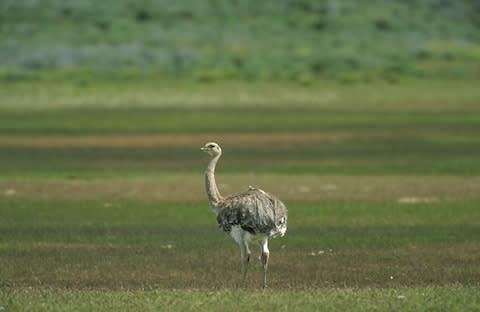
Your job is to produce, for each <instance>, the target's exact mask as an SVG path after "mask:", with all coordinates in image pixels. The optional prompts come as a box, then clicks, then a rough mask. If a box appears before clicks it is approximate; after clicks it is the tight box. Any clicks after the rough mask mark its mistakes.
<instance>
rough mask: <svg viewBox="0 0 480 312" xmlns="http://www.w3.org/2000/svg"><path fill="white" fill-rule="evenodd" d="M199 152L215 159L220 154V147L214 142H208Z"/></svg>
mask: <svg viewBox="0 0 480 312" xmlns="http://www.w3.org/2000/svg"><path fill="white" fill-rule="evenodd" d="M200 150H202V151H204V152H205V153H207V154H208V155H210V156H211V157H215V156H218V155H220V154H222V149H221V148H220V145H218V144H217V143H215V142H209V143H207V144H205V146H204V147H202V148H201V149H200Z"/></svg>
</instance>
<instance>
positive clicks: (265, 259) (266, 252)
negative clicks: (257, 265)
mask: <svg viewBox="0 0 480 312" xmlns="http://www.w3.org/2000/svg"><path fill="white" fill-rule="evenodd" d="M261 247H262V256H261V260H262V266H263V284H262V287H263V288H266V287H267V267H268V257H269V254H270V252H269V250H268V238H265V239H264V240H262V242H261Z"/></svg>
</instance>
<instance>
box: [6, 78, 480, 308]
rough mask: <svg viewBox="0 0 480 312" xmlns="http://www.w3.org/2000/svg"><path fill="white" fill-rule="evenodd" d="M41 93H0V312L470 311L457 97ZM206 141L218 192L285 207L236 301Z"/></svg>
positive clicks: (434, 89) (117, 87) (434, 93)
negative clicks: (210, 189)
mask: <svg viewBox="0 0 480 312" xmlns="http://www.w3.org/2000/svg"><path fill="white" fill-rule="evenodd" d="M423 83H424V82H423ZM44 84H46V85H44ZM48 84H49V83H48V82H38V83H35V82H30V83H28V82H22V83H11V84H8V85H7V86H5V85H3V86H2V88H3V90H5V92H1V93H0V103H1V107H0V172H2V176H1V177H0V215H1V218H0V276H1V281H0V309H1V310H6V311H17V310H18V311H38V310H47V311H51V310H58V311H60V310H61V311H65V310H67V311H68V310H72V311H77V310H107V311H108V310H112V311H113V310H147V311H148V310H152V311H153V310H167V311H168V310H172V311H173V310H175V311H178V310H208V311H211V310H213V311H224V310H239V309H241V310H244V309H245V310H246V309H254V310H259V311H270V310H278V311H292V310H299V311H309V310H311V311H315V310H328V311H338V310H342V311H343V310H344V311H385V310H386V311H422V310H434V311H477V310H479V309H480V300H479V298H480V284H479V281H480V266H479V265H478V263H479V260H480V209H478V207H479V205H480V178H479V173H480V162H479V159H480V144H479V143H480V140H479V139H478V138H479V135H480V107H479V106H478V104H477V103H478V100H479V99H480V94H479V91H478V88H477V87H476V85H475V83H471V84H469V83H464V84H458V83H454V82H451V83H449V82H442V83H441V82H438V83H432V84H428V85H426V84H423V85H422V83H415V82H412V83H407V84H401V85H386V84H381V83H378V84H374V85H350V86H348V85H335V84H328V83H327V84H325V85H321V86H311V87H298V86H291V87H290V89H286V88H288V85H285V84H274V83H270V84H268V83H264V85H263V87H259V85H252V84H245V83H239V84H235V83H233V82H229V83H224V84H223V85H213V84H212V85H205V88H203V87H201V86H197V85H195V84H189V83H187V84H186V85H178V86H174V85H169V87H164V88H159V89H158V90H155V89H154V88H153V86H148V85H147V86H142V85H141V84H135V83H133V84H130V83H128V82H118V83H117V84H114V83H102V82H99V84H98V85H86V86H79V85H77V84H76V83H71V84H69V83H66V82H65V83H62V84H60V85H59V86H55V85H53V84H52V85H48ZM42 85H43V87H42ZM164 86H165V85H164ZM288 90H291V94H290V93H289V92H287V91H288ZM21 94H23V95H21ZM230 94H236V95H238V96H233V99H232V101H231V102H230V101H229V99H230V96H229V95H230ZM282 94H283V95H282ZM241 95H243V97H242V96H241ZM275 96H277V97H275ZM272 98H274V99H275V100H272ZM295 98H297V101H296V102H295V101H294V99H295ZM175 103H183V104H184V105H178V106H176V104H175ZM401 103H405V104H404V105H400V104H401ZM244 105H245V106H244ZM242 107H245V109H242ZM211 140H215V141H217V142H219V143H220V144H222V147H223V150H224V156H223V158H222V160H221V162H220V164H219V166H218V169H217V173H218V174H217V175H218V177H217V180H218V183H219V187H220V190H221V192H222V193H224V194H230V193H235V192H238V191H241V190H244V189H246V187H247V186H248V185H255V186H258V187H261V188H264V189H266V190H269V191H272V192H273V193H275V194H277V195H278V196H279V197H280V198H282V199H283V200H284V201H285V202H286V204H287V206H288V207H289V229H288V232H287V235H286V236H285V237H283V238H278V239H274V240H272V241H271V246H270V251H271V263H270V271H269V288H268V289H267V290H266V291H261V289H260V277H261V268H260V262H259V261H256V259H257V258H256V257H257V256H258V252H257V250H256V249H253V248H252V251H253V253H254V254H253V256H254V257H253V261H252V263H251V269H250V271H249V275H248V279H247V288H246V290H243V291H239V290H237V289H236V285H237V282H238V279H239V269H240V268H239V266H240V259H239V250H238V247H237V246H236V244H235V243H234V242H233V240H232V239H231V238H230V237H228V236H227V235H224V234H223V233H222V232H221V231H220V230H219V229H218V227H217V225H216V222H215V218H214V216H213V215H212V213H211V211H210V209H209V207H208V204H207V201H206V198H205V195H204V191H203V187H204V186H203V176H202V175H203V170H204V167H205V165H206V162H207V158H206V156H205V155H203V154H202V153H201V152H200V150H199V148H200V147H201V146H203V144H204V143H205V141H211Z"/></svg>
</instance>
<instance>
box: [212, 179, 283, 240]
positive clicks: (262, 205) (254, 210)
mask: <svg viewBox="0 0 480 312" xmlns="http://www.w3.org/2000/svg"><path fill="white" fill-rule="evenodd" d="M218 207H219V213H218V215H217V222H218V225H219V226H220V228H221V229H222V230H223V231H225V232H230V231H231V229H232V226H235V225H239V226H240V227H241V228H242V229H243V230H244V231H247V232H249V233H251V234H257V233H262V234H265V235H267V236H276V235H278V234H281V232H282V227H286V220H287V208H286V207H285V205H284V204H283V203H282V201H280V200H279V199H278V198H276V197H275V196H273V195H271V194H269V193H267V192H265V191H262V190H260V189H256V188H252V187H249V190H248V191H246V192H244V193H240V194H237V195H233V196H229V197H227V198H225V199H224V200H222V202H221V203H220V204H219V206H218Z"/></svg>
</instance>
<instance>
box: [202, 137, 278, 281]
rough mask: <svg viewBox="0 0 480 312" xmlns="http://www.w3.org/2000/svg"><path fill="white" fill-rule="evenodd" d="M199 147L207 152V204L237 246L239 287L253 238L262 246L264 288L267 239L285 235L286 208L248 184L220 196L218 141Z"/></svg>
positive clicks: (220, 150) (244, 276)
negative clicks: (217, 176)
mask: <svg viewBox="0 0 480 312" xmlns="http://www.w3.org/2000/svg"><path fill="white" fill-rule="evenodd" d="M201 150H202V151H204V152H206V153H207V154H208V155H210V161H209V163H208V166H207V169H206V170H205V188H206V191H207V195H208V202H209V204H210V207H211V209H212V210H213V212H214V213H215V215H216V217H217V223H218V225H219V227H220V228H221V229H222V230H223V231H225V232H227V233H229V234H230V235H231V236H232V237H233V239H234V240H235V242H237V244H238V245H239V246H240V256H241V271H240V287H244V286H245V279H246V276H247V268H248V263H249V261H250V249H249V246H248V244H249V242H250V241H252V240H256V241H258V242H259V243H260V248H261V257H260V259H261V262H262V267H263V281H262V286H263V288H265V287H266V284H267V267H268V258H269V250H268V239H269V238H271V237H276V236H283V235H285V232H286V231H287V207H286V206H285V204H284V203H283V202H282V201H280V200H279V199H278V198H277V197H275V196H273V195H271V194H269V193H267V192H265V191H262V190H260V189H258V188H254V187H251V186H249V187H248V190H247V191H245V192H243V193H239V194H236V195H231V196H227V197H223V196H222V195H221V194H220V192H219V190H218V187H217V184H216V182H215V167H216V165H217V162H218V160H219V159H220V156H222V149H221V148H220V146H219V145H218V144H217V143H214V142H210V143H207V144H205V146H204V147H202V148H201Z"/></svg>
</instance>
